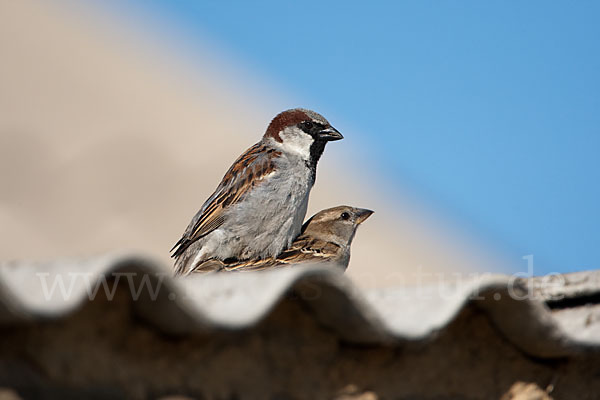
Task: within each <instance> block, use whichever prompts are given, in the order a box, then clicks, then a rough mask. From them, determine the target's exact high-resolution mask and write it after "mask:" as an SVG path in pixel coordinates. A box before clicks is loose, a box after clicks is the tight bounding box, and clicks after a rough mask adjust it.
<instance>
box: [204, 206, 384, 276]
mask: <svg viewBox="0 0 600 400" xmlns="http://www.w3.org/2000/svg"><path fill="white" fill-rule="evenodd" d="M371 214H373V211H371V210H367V209H364V208H356V207H349V206H338V207H333V208H328V209H326V210H323V211H320V212H318V213H317V214H315V215H314V216H312V217H311V218H310V219H309V220H308V221H306V222H305V223H304V225H303V226H302V231H301V233H300V236H298V238H297V239H296V240H295V241H294V242H293V243H292V245H291V246H290V247H289V248H288V249H286V250H284V251H283V252H282V253H281V254H280V255H278V256H277V257H269V258H264V259H255V260H245V261H230V260H229V261H228V260H225V261H221V260H215V259H213V260H208V261H205V262H204V263H203V264H201V265H200V266H199V267H198V268H197V269H196V270H194V272H211V271H258V270H263V269H272V268H278V267H284V266H287V265H291V264H305V263H326V264H330V265H337V266H340V267H342V268H343V269H344V270H345V269H346V268H348V263H349V262H350V245H351V244H352V239H354V235H355V233H356V229H357V228H358V225H360V224H361V223H363V222H364V221H365V220H366V219H367V218H369V217H370V216H371Z"/></svg>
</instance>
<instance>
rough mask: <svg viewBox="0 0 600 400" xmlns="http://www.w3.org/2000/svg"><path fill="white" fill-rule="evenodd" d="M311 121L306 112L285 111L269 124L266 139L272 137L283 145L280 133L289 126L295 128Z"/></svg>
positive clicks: (297, 110)
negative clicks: (303, 122)
mask: <svg viewBox="0 0 600 400" xmlns="http://www.w3.org/2000/svg"><path fill="white" fill-rule="evenodd" d="M309 119H310V118H309V116H308V115H307V114H306V113H305V112H304V111H302V110H299V109H293V110H286V111H283V112H281V113H279V114H277V115H276V116H275V118H273V120H272V121H271V123H270V124H269V127H268V128H267V131H266V132H265V135H264V137H272V138H273V139H275V140H277V141H278V142H280V143H281V141H282V140H281V137H280V136H279V132H281V131H282V130H284V129H285V128H287V127H288V126H293V125H296V124H299V123H300V122H302V121H306V120H309Z"/></svg>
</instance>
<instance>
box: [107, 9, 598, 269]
mask: <svg viewBox="0 0 600 400" xmlns="http://www.w3.org/2000/svg"><path fill="white" fill-rule="evenodd" d="M112 4H113V6H114V7H117V4H122V3H119V2H116V1H115V2H113V3H112ZM128 4H129V6H130V8H129V12H131V10H135V11H134V13H137V14H138V16H139V15H152V16H153V18H159V19H160V20H161V26H163V25H162V23H163V22H164V26H168V27H170V28H171V29H173V30H176V31H178V32H179V34H180V35H183V37H184V38H188V39H189V41H187V40H186V43H183V44H181V43H180V44H179V45H180V46H184V48H185V49H186V51H188V52H190V53H191V54H194V52H201V51H202V49H203V48H202V47H200V46H199V45H197V43H198V40H197V39H198V37H200V38H201V39H205V40H208V41H209V42H211V43H213V44H218V45H219V46H221V47H223V48H224V49H225V51H226V52H228V53H230V54H233V55H234V56H235V59H236V60H238V61H240V62H242V63H243V64H244V65H247V66H248V68H249V69H250V70H252V71H257V72H259V73H260V74H261V76H263V77H264V76H266V77H268V78H269V79H270V80H271V81H272V82H273V84H274V85H275V86H277V87H280V88H283V89H284V90H285V92H286V93H285V94H286V96H287V97H288V98H290V99H291V100H292V101H295V100H297V101H298V104H299V105H307V106H310V107H311V108H314V109H316V110H319V111H322V112H323V113H324V114H325V115H335V116H338V117H343V119H344V120H345V121H349V122H350V123H351V124H352V126H353V128H355V130H356V132H357V133H356V134H355V136H357V135H359V136H360V137H355V138H354V140H355V141H357V142H360V143H361V147H362V146H364V151H365V152H368V154H369V155H371V162H372V163H373V164H375V165H376V168H377V169H378V170H379V171H380V173H381V174H385V175H386V176H387V177H388V178H389V179H390V180H391V182H392V184H391V185H389V186H390V188H389V190H390V191H392V192H393V191H398V192H401V191H402V190H410V191H411V193H413V194H416V195H417V196H418V198H419V199H420V200H421V201H422V202H423V203H425V204H426V205H427V206H428V207H431V208H432V209H435V210H436V212H438V213H440V214H443V215H446V216H449V217H450V218H451V219H452V220H454V222H455V223H459V224H461V225H462V227H463V229H465V230H468V231H470V232H471V233H472V234H475V235H477V236H479V237H482V238H484V239H485V240H486V241H489V242H490V243H494V245H495V246H496V247H498V248H499V249H501V250H502V251H504V252H505V253H507V255H508V256H509V257H511V258H512V259H514V260H515V270H517V269H519V268H521V269H522V267H523V262H522V260H521V257H522V256H524V255H528V254H533V255H534V257H535V264H536V273H548V272H551V271H560V272H566V271H574V270H580V269H590V268H600V246H599V243H598V242H599V239H600V212H599V211H598V205H599V204H600V189H599V188H598V182H599V181H600V161H599V157H598V152H599V150H600V94H599V93H600V24H599V23H598V21H599V20H600V2H593V1H589V2H588V1H578V2H566V1H565V2H562V1H553V2H549V1H485V2H484V1H416V0H415V1H389V2H374V3H370V4H369V3H365V2H354V3H353V2H349V1H344V2H328V3H324V2H317V1H315V2H311V1H303V2H296V3H293V4H292V3H284V2H281V1H267V2H257V3H255V2H249V1H244V2H242V1H239V2H217V1H206V2H200V1H193V0H171V1H168V0H155V1H151V2H147V1H143V0H129V1H128ZM179 37H181V36H179ZM244 65H242V66H241V67H242V68H243V67H244ZM238 67H239V66H238ZM307 103H308V104H307ZM331 119H333V118H331ZM398 195H402V193H398Z"/></svg>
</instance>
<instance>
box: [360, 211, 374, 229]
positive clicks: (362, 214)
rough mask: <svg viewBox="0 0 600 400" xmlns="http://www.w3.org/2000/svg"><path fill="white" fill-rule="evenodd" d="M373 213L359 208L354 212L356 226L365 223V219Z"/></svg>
mask: <svg viewBox="0 0 600 400" xmlns="http://www.w3.org/2000/svg"><path fill="white" fill-rule="evenodd" d="M374 212H375V211H372V210H367V209H366V208H359V209H357V211H356V223H357V224H358V225H360V224H362V223H363V222H365V220H366V219H367V218H369V217H370V216H371V215H372V214H373V213H374Z"/></svg>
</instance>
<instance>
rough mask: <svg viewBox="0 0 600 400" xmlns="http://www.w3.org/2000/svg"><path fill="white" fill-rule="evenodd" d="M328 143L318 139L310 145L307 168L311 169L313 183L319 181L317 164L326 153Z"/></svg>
mask: <svg viewBox="0 0 600 400" xmlns="http://www.w3.org/2000/svg"><path fill="white" fill-rule="evenodd" d="M326 144H327V141H325V140H319V139H316V140H315V141H314V142H313V144H311V145H310V158H309V159H308V161H306V166H307V167H308V169H310V174H311V177H312V180H313V182H314V181H315V180H316V179H317V163H318V162H319V159H320V158H321V156H322V155H323V152H324V151H325V145H326Z"/></svg>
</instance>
